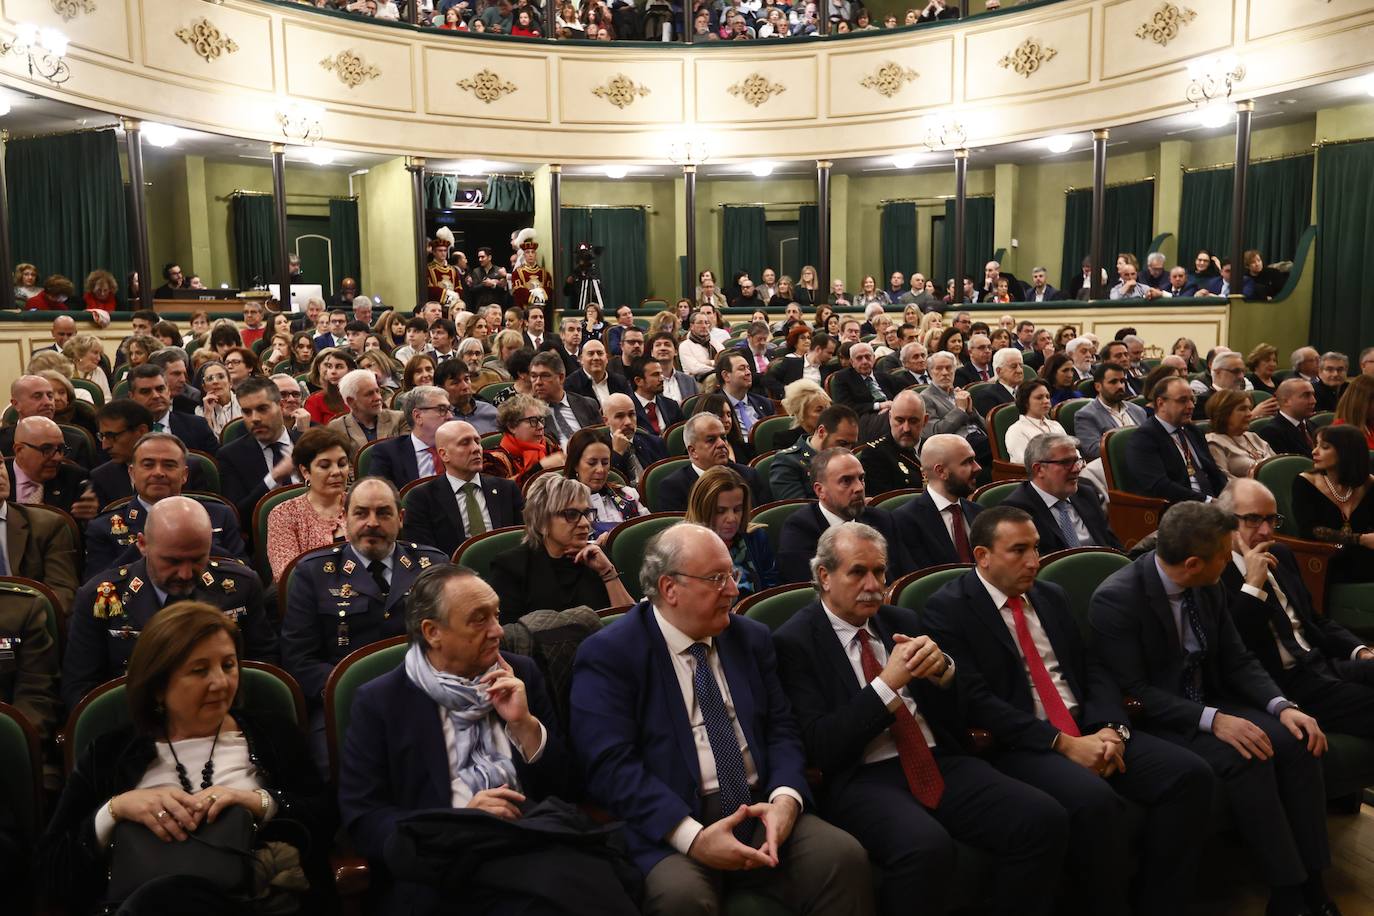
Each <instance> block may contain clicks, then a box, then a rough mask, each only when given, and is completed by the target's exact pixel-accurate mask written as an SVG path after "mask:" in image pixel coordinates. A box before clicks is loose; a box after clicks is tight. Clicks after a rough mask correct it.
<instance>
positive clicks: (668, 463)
mask: <svg viewBox="0 0 1374 916" xmlns="http://www.w3.org/2000/svg"><path fill="white" fill-rule="evenodd" d="M686 464H687V459H686V458H664V459H663V460H662V461H655V462H654V463H653V464H651V465H649V466H648V467H647V468H645V469H644V474H643V476H642V477H641V478H640V481H639V483H640V489H641V490H642V491H643V492H641V493H640V494H639V495H640V496H643V497H644V505H646V506H648V507H649V509H650V510H651V511H654V512H656V511H658V488H659V486H660V485H661V484H662V483H663V479H664V478H665V477H667V476H668V475H669V474H672V473H674V472H675V471H677V470H678V469H679V468H681V467H683V466H684V465H686Z"/></svg>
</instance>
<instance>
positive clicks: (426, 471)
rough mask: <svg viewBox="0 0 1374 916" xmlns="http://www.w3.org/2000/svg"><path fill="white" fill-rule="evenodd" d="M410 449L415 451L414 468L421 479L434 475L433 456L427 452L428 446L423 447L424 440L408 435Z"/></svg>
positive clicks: (412, 434)
mask: <svg viewBox="0 0 1374 916" xmlns="http://www.w3.org/2000/svg"><path fill="white" fill-rule="evenodd" d="M410 445H411V448H413V449H415V467H416V470H418V471H419V473H420V476H421V477H430V476H432V475H433V474H434V456H433V455H431V454H430V452H429V448H430V447H429V446H428V445H425V443H424V440H422V439H419V438H417V437H416V435H415V434H414V433H411V434H410Z"/></svg>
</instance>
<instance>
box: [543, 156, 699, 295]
mask: <svg viewBox="0 0 1374 916" xmlns="http://www.w3.org/2000/svg"><path fill="white" fill-rule="evenodd" d="M674 184H677V185H681V182H680V181H679V182H674V181H672V180H671V179H667V178H663V179H656V180H646V181H630V180H623V181H611V180H610V179H599V180H596V181H582V180H576V181H574V180H569V179H568V178H566V177H565V178H564V179H563V205H564V206H566V207H583V206H612V207H627V206H639V207H644V208H645V215H644V222H645V228H646V238H645V251H646V253H647V255H648V261H649V263H648V267H647V276H648V292H647V294H648V296H650V297H658V298H662V299H674V298H676V297H677V282H676V280H675V279H674V278H675V277H677V275H678V268H677V258H678V244H677V227H678V225H679V223H681V220H680V219H679V217H678V214H679V213H680V212H681V210H680V209H679V205H678V202H677V199H676V195H675V188H674ZM698 244H700V242H698ZM683 245H684V247H685V245H686V242H685V241H684V243H683Z"/></svg>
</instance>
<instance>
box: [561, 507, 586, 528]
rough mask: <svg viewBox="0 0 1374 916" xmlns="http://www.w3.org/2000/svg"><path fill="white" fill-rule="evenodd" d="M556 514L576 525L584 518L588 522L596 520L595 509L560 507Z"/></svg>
mask: <svg viewBox="0 0 1374 916" xmlns="http://www.w3.org/2000/svg"><path fill="white" fill-rule="evenodd" d="M554 515H556V516H558V517H559V518H561V519H562V520H563V521H565V522H567V523H568V524H569V525H576V524H577V523H578V522H580V521H582V520H583V519H586V520H587V521H588V522H594V521H596V510H595V509H572V508H568V509H559V510H558V511H557V512H555V513H554Z"/></svg>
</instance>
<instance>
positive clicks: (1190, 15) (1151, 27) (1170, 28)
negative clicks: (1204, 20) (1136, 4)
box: [1135, 3, 1197, 48]
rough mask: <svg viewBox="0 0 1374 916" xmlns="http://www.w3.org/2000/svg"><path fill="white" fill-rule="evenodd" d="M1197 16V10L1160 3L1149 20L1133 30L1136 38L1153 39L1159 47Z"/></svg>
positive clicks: (1163, 45) (1166, 43)
mask: <svg viewBox="0 0 1374 916" xmlns="http://www.w3.org/2000/svg"><path fill="white" fill-rule="evenodd" d="M1196 18H1197V10H1193V9H1189V8H1188V7H1186V6H1179V5H1177V4H1175V3H1161V4H1160V5H1159V9H1157V10H1155V11H1154V14H1153V15H1152V16H1150V18H1149V20H1148V21H1146V22H1142V23H1141V24H1140V28H1138V29H1136V30H1135V37H1136V38H1143V39H1145V40H1146V41H1153V42H1154V43H1155V44H1157V45H1159V46H1160V47H1161V48H1163V47H1165V46H1167V45H1168V44H1169V42H1171V41H1173V40H1174V39H1175V38H1177V37H1178V33H1179V31H1180V30H1181V29H1182V28H1183V27H1184V26H1185V25H1187V24H1188V23H1190V22H1192V21H1193V20H1194V19H1196Z"/></svg>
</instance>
